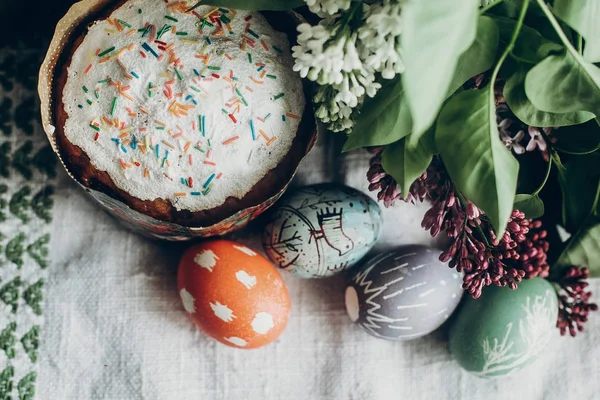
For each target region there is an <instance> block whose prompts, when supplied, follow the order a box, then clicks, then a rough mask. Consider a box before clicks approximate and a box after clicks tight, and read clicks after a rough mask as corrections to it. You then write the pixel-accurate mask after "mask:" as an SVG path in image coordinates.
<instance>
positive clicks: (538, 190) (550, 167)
mask: <svg viewBox="0 0 600 400" xmlns="http://www.w3.org/2000/svg"><path fill="white" fill-rule="evenodd" d="M550 171H552V157H549V160H548V168H547V170H546V176H545V177H544V181H543V182H542V184H541V185H540V187H538V188H537V190H536V191H535V192H533V193H532V195H534V196H537V195H538V194H540V192H541V191H542V189H543V188H544V186H546V183H547V182H548V178H550Z"/></svg>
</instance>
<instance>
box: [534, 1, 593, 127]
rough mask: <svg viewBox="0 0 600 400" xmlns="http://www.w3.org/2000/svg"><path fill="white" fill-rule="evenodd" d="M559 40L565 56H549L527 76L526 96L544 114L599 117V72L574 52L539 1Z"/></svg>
mask: <svg viewBox="0 0 600 400" xmlns="http://www.w3.org/2000/svg"><path fill="white" fill-rule="evenodd" d="M536 2H537V4H538V6H539V7H540V9H541V10H542V11H543V12H544V15H545V16H546V19H547V21H548V22H549V23H550V25H551V26H552V28H553V29H554V31H555V32H556V34H557V35H558V37H559V39H560V41H561V42H562V44H563V46H564V47H565V51H564V53H563V54H559V55H556V54H553V55H550V56H548V57H547V58H546V59H544V60H543V61H542V62H540V63H539V64H538V65H536V66H535V67H533V68H532V69H531V71H529V73H528V74H527V76H526V77H525V93H527V97H528V98H529V99H530V100H531V102H532V103H533V105H534V106H536V107H537V108H538V109H540V110H542V111H548V112H555V113H565V112H572V111H582V110H583V111H589V112H592V113H594V114H595V115H596V117H599V116H600V69H598V68H597V67H596V66H595V65H594V64H591V63H589V62H587V61H585V60H584V59H583V57H581V55H580V54H579V53H578V52H577V50H575V48H574V47H573V45H572V44H571V42H570V40H569V38H568V37H567V35H566V33H565V31H564V30H563V29H562V27H561V26H560V23H559V21H558V20H556V18H555V17H554V15H553V14H552V12H551V11H550V8H549V7H548V5H547V4H546V2H545V1H544V0H536Z"/></svg>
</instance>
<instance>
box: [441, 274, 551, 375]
mask: <svg viewBox="0 0 600 400" xmlns="http://www.w3.org/2000/svg"><path fill="white" fill-rule="evenodd" d="M557 315H558V302H557V298H556V293H555V291H554V289H553V288H552V285H551V284H550V283H548V281H546V280H544V279H541V278H535V279H531V280H525V281H522V282H521V283H519V287H518V288H517V289H516V290H510V289H509V288H508V287H496V286H490V287H487V288H485V289H484V290H483V294H482V296H481V297H480V298H479V299H477V300H474V299H473V298H471V297H469V298H467V299H466V300H465V304H464V305H463V306H462V307H461V309H460V310H459V311H458V312H457V315H456V319H455V320H454V321H453V323H452V326H451V327H450V351H451V352H452V355H453V356H454V358H455V359H456V361H457V362H458V363H459V364H460V365H461V366H462V367H463V368H464V369H466V370H467V371H469V372H472V373H474V374H476V375H478V376H482V377H488V378H489V377H493V376H500V375H506V374H508V373H510V372H514V371H517V370H520V369H521V368H523V367H525V366H526V365H527V364H529V363H531V362H532V361H533V360H535V358H536V357H537V356H538V355H539V354H540V352H542V351H543V350H544V349H547V348H548V343H549V342H550V340H551V338H552V337H553V335H555V334H556V328H555V326H556V318H557Z"/></svg>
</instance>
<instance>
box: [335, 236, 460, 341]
mask: <svg viewBox="0 0 600 400" xmlns="http://www.w3.org/2000/svg"><path fill="white" fill-rule="evenodd" d="M440 253H441V252H440V251H439V250H436V249H433V248H429V247H425V246H421V245H409V246H402V247H399V248H397V249H395V250H393V251H389V252H386V253H381V254H379V255H377V256H376V257H374V258H372V259H370V260H368V261H366V262H365V263H363V264H362V265H361V266H360V268H358V269H356V270H354V271H352V275H351V276H350V279H349V281H348V284H347V286H346V310H347V311H348V315H349V316H350V318H351V319H352V321H354V322H356V323H357V324H358V325H360V326H361V327H363V328H364V329H365V330H366V331H367V332H368V333H370V334H371V335H373V336H375V337H378V338H382V339H388V340H410V339H416V338H419V337H422V336H425V335H427V334H428V333H431V332H433V331H434V330H435V329H437V328H438V327H439V326H440V325H442V324H443V323H444V322H445V321H446V320H447V319H448V317H449V316H450V315H451V314H452V312H453V311H454V310H455V309H456V307H457V306H458V303H459V302H460V298H461V296H462V293H463V290H462V279H461V278H462V277H461V275H460V274H459V273H457V272H456V271H455V270H453V269H450V268H449V267H448V265H447V264H446V263H442V262H441V261H439V255H440Z"/></svg>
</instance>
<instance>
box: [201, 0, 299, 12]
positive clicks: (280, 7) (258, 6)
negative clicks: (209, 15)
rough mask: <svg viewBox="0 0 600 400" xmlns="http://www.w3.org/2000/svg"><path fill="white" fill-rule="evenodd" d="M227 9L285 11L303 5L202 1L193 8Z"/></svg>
mask: <svg viewBox="0 0 600 400" xmlns="http://www.w3.org/2000/svg"><path fill="white" fill-rule="evenodd" d="M208 5H210V6H215V7H228V8H235V9H237V10H250V11H261V10H273V11H285V10H291V9H293V8H296V7H300V6H303V5H304V1H303V0H203V1H200V2H198V4H196V5H195V6H194V7H193V8H197V7H200V6H208Z"/></svg>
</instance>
